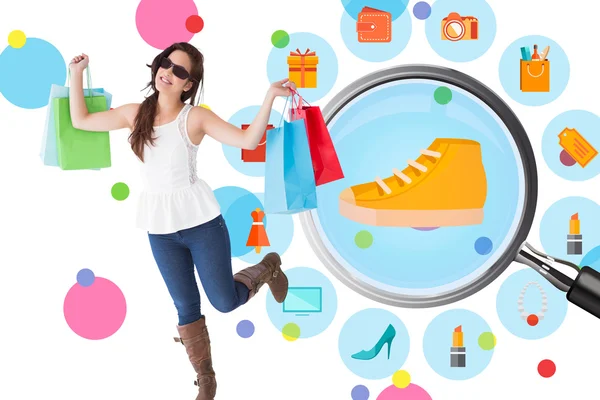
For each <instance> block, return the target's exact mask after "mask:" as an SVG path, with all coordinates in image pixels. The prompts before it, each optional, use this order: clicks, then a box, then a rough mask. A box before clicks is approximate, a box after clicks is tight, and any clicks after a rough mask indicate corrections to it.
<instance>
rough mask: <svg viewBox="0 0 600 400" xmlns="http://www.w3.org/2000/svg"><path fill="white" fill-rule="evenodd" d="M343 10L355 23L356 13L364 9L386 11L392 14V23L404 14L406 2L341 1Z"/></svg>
mask: <svg viewBox="0 0 600 400" xmlns="http://www.w3.org/2000/svg"><path fill="white" fill-rule="evenodd" d="M342 5H343V6H344V9H345V10H346V12H347V13H348V15H350V17H352V18H353V19H354V20H355V21H356V20H357V19H358V13H360V12H361V10H362V9H363V8H364V7H370V8H375V9H377V10H380V11H386V12H389V13H390V14H392V21H395V20H396V19H397V18H398V17H400V16H401V15H402V14H404V10H406V6H407V5H408V0H394V1H390V0H342Z"/></svg>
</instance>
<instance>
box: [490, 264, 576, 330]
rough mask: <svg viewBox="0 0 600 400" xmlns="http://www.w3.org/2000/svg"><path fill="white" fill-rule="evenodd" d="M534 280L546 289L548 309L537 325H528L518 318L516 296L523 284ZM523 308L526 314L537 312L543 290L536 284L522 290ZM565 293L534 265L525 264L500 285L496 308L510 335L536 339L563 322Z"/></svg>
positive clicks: (566, 305)
mask: <svg viewBox="0 0 600 400" xmlns="http://www.w3.org/2000/svg"><path fill="white" fill-rule="evenodd" d="M530 282H537V283H538V284H540V285H541V287H542V289H543V290H544V292H545V293H546V296H547V300H548V310H547V311H546V312H544V318H542V319H540V320H539V322H538V323H537V325H535V326H531V325H529V324H528V323H527V321H526V320H524V319H523V318H521V313H520V312H519V305H518V304H517V302H518V300H519V296H520V294H521V292H522V291H523V288H524V287H525V285H527V284H528V283H530ZM523 308H524V311H525V313H526V315H530V314H538V313H540V311H541V308H542V293H541V292H540V291H539V290H538V288H537V287H536V286H535V285H531V286H529V287H528V288H527V290H526V291H525V296H524V298H523ZM567 308H568V303H567V297H566V296H565V293H563V292H561V291H560V290H558V289H556V288H555V287H554V286H552V285H551V284H550V283H549V282H548V281H547V280H546V279H544V277H543V276H541V275H540V274H539V273H538V272H536V271H534V270H533V269H530V268H527V269H523V270H520V271H517V272H515V273H514V274H512V275H510V276H509V277H508V278H507V279H506V280H505V281H504V282H503V283H502V286H500V290H499V291H498V296H497V297H496V310H497V311H498V317H499V318H500V322H502V325H504V327H505V328H506V329H507V330H508V331H509V332H510V333H512V334H513V335H515V336H517V337H520V338H522V339H528V340H535V339H542V338H545V337H547V336H549V335H551V334H552V333H554V332H556V330H557V329H558V328H559V327H560V326H561V325H562V323H563V322H564V320H565V316H566V315H567Z"/></svg>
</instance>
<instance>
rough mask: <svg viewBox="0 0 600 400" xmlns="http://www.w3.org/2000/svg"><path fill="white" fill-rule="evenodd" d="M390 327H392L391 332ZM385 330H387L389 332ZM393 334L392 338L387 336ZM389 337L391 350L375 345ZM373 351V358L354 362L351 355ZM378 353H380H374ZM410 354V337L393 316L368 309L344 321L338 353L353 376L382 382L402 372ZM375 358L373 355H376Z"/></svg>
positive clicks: (386, 345) (380, 310)
mask: <svg viewBox="0 0 600 400" xmlns="http://www.w3.org/2000/svg"><path fill="white" fill-rule="evenodd" d="M389 325H392V327H393V330H391V329H390V328H388V327H389ZM388 329H390V330H389V331H388ZM390 331H395V335H394V336H393V337H391V336H386V333H387V332H390ZM388 337H391V346H390V348H389V350H390V353H389V358H388V344H383V346H381V347H380V348H379V347H378V346H377V345H378V343H380V342H382V341H383V342H384V343H385V338H388ZM373 348H375V349H376V350H375V352H373V353H372V354H370V355H369V357H371V356H373V355H374V357H373V358H371V359H368V360H365V359H357V358H353V357H352V356H353V355H356V354H357V353H360V352H362V351H368V350H371V349H373ZM377 350H379V353H377ZM409 350H410V337H409V335H408V330H407V329H406V326H405V325H404V323H403V322H402V321H401V320H400V319H399V318H398V317H397V316H396V315H394V314H392V313H391V312H389V311H387V310H383V309H380V308H369V309H366V310H362V311H359V312H357V313H356V314H354V315H353V316H351V317H350V319H348V321H346V323H345V324H344V326H343V327H342V330H341V332H340V339H339V352H340V356H341V358H342V361H343V362H344V364H345V365H346V367H348V369H349V370H350V371H351V372H352V373H353V374H355V375H357V376H359V377H361V378H363V379H383V378H387V377H390V376H392V375H393V374H394V373H395V372H396V371H398V370H399V369H401V368H402V365H404V363H405V362H406V359H407V357H408V353H409ZM375 354H376V355H375Z"/></svg>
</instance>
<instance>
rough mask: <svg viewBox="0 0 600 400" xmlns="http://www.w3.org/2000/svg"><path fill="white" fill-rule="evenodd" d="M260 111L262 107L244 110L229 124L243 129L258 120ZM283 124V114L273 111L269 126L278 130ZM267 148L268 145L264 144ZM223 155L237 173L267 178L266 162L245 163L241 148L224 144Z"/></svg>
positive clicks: (250, 107) (232, 118) (235, 115)
mask: <svg viewBox="0 0 600 400" xmlns="http://www.w3.org/2000/svg"><path fill="white" fill-rule="evenodd" d="M259 111H260V106H249V107H246V108H243V109H241V110H239V111H238V112H236V113H235V114H233V116H231V118H229V120H228V122H229V123H230V124H232V125H234V126H236V127H237V128H240V129H241V128H242V125H244V124H251V123H252V121H254V118H256V115H257V114H258V112H259ZM280 122H281V114H280V113H279V112H277V111H275V110H271V113H270V114H269V122H268V123H269V124H271V125H273V127H275V128H277V127H278V126H279V124H280ZM264 145H265V146H266V143H265V144H264ZM222 147H223V154H224V155H225V158H226V159H227V161H228V162H229V165H231V166H232V167H233V168H234V169H235V170H236V171H238V172H240V173H242V174H244V175H247V176H255V177H263V176H265V163H264V162H244V161H243V160H242V150H241V149H240V148H237V147H234V146H229V145H226V144H223V146H222Z"/></svg>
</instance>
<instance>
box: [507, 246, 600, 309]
mask: <svg viewBox="0 0 600 400" xmlns="http://www.w3.org/2000/svg"><path fill="white" fill-rule="evenodd" d="M515 261H517V262H519V263H521V264H525V265H528V266H530V267H531V268H533V269H535V270H536V271H537V272H539V273H540V274H541V275H542V276H543V277H544V278H546V279H547V280H548V281H549V282H550V283H551V284H552V285H554V287H556V288H557V289H558V290H561V291H563V292H566V293H567V300H569V301H570V302H571V303H573V304H575V305H576V306H578V307H580V308H582V309H584V310H585V311H587V312H589V313H590V314H593V315H595V316H596V317H597V318H600V272H598V271H596V270H594V269H592V268H590V267H583V268H579V267H578V266H577V265H575V264H573V263H572V262H569V261H566V260H561V259H559V258H554V257H551V256H549V255H547V254H544V253H542V252H541V251H538V250H536V249H534V248H533V247H532V246H531V245H530V244H529V243H527V242H525V243H523V245H522V246H521V249H520V250H519V253H518V254H517V257H516V258H515Z"/></svg>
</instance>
